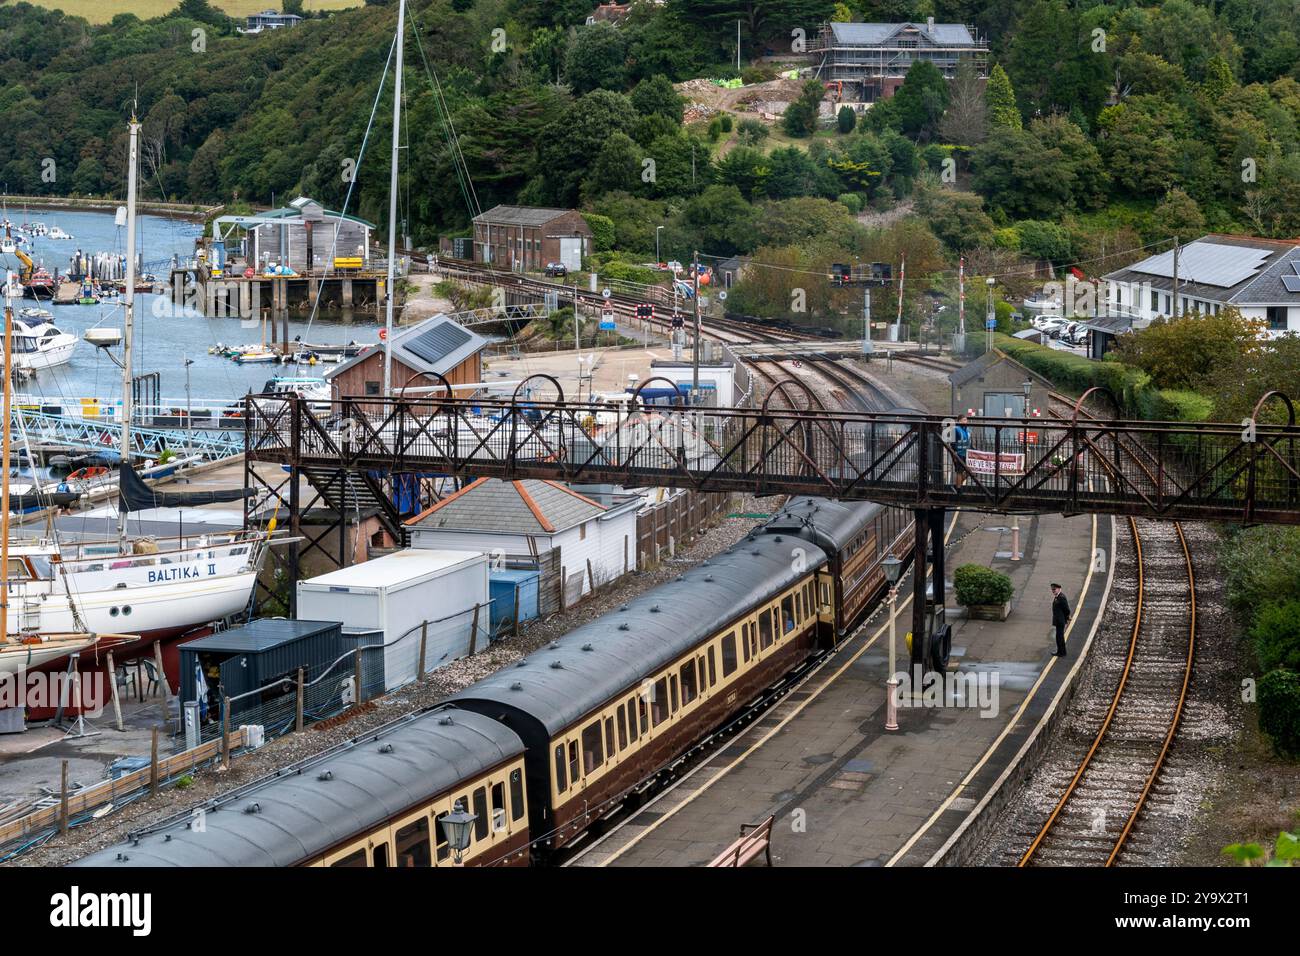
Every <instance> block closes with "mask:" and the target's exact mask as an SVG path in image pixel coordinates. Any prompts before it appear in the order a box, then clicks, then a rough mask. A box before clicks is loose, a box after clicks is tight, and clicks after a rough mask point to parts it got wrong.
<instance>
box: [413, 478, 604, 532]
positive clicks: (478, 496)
mask: <svg viewBox="0 0 1300 956" xmlns="http://www.w3.org/2000/svg"><path fill="white" fill-rule="evenodd" d="M607 510H608V509H607V508H605V506H604V505H601V504H599V503H598V502H595V501H592V500H591V499H590V498H588V497H586V496H585V495H580V494H578V493H577V492H576V491H573V490H571V489H569V488H566V487H565V486H564V485H562V484H560V483H559V482H555V481H543V480H541V479H536V478H529V479H525V480H523V481H501V480H500V479H497V478H480V479H478V480H477V481H474V482H471V483H470V484H468V485H466V486H465V487H464V488H462V489H461V490H460V491H458V492H456V493H455V494H454V495H450V496H449V497H447V498H444V499H442V501H439V502H438V503H437V504H435V505H434V506H433V507H431V508H429V509H428V510H427V511H424V512H423V513H421V514H418V515H416V516H415V517H414V518H410V519H409V520H407V522H406V524H407V526H408V527H414V528H423V529H426V530H439V529H443V528H446V529H454V530H456V531H489V532H494V533H516V534H539V533H541V534H554V533H557V532H560V531H564V530H566V529H568V528H572V527H574V526H575V525H579V524H582V523H583V522H584V521H590V520H591V519H592V518H596V517H599V516H600V515H601V514H603V513H604V512H605V511H607Z"/></svg>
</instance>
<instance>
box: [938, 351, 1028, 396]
mask: <svg viewBox="0 0 1300 956" xmlns="http://www.w3.org/2000/svg"><path fill="white" fill-rule="evenodd" d="M1001 362H1010V363H1011V364H1012V365H1013V366H1015V368H1016V370H1017V371H1018V372H1020V373H1022V374H1024V375H1026V376H1028V377H1029V378H1030V379H1032V380H1033V381H1034V382H1035V383H1036V384H1038V385H1042V386H1043V387H1044V388H1052V387H1053V385H1052V383H1051V382H1049V381H1048V380H1047V379H1045V378H1043V376H1041V375H1039V374H1038V373H1037V372H1035V371H1033V369H1029V368H1026V367H1025V366H1023V365H1021V364H1020V363H1019V362H1017V361H1016V360H1015V359H1013V358H1012V357H1011V356H1009V355H1007V354H1006V353H1005V352H1003V351H1001V350H1000V349H994V350H993V351H992V352H985V353H984V354H983V355H981V356H980V357H979V358H977V359H975V360H974V361H972V362H967V363H966V364H965V365H963V366H962V367H961V368H959V369H957V371H955V372H952V373H951V374H949V376H948V381H949V382H951V383H952V384H953V385H965V384H966V383H967V382H970V381H973V380H975V379H977V378H979V377H980V376H981V375H983V374H984V373H985V372H987V371H988V370H989V369H991V368H992V367H993V366H994V365H997V364H999V363H1001Z"/></svg>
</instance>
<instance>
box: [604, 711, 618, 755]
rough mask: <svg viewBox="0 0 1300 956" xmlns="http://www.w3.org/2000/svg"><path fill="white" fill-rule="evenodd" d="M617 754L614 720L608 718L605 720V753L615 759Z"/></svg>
mask: <svg viewBox="0 0 1300 956" xmlns="http://www.w3.org/2000/svg"><path fill="white" fill-rule="evenodd" d="M616 752H617V751H615V750H614V718H613V717H606V718H605V753H607V754H609V755H610V756H611V757H613V756H614V754H615V753H616Z"/></svg>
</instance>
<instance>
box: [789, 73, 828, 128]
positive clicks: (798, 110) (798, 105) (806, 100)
mask: <svg viewBox="0 0 1300 956" xmlns="http://www.w3.org/2000/svg"><path fill="white" fill-rule="evenodd" d="M825 95H826V88H825V87H823V86H822V84H821V81H820V80H809V81H808V82H807V83H805V84H804V85H803V90H802V91H801V92H800V93H799V97H798V98H797V99H796V100H794V101H793V102H792V103H791V104H790V105H789V106H787V107H786V109H785V116H784V117H783V119H782V126H783V127H784V128H785V132H786V134H787V135H789V136H794V137H796V138H806V137H809V136H811V135H812V134H813V133H815V132H817V117H818V113H819V110H820V108H821V102H822V98H823V97H824V96H825Z"/></svg>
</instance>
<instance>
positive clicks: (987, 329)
mask: <svg viewBox="0 0 1300 956" xmlns="http://www.w3.org/2000/svg"><path fill="white" fill-rule="evenodd" d="M996 281H997V280H996V279H994V278H993V277H992V276H989V277H988V278H987V279H985V280H984V284H985V285H986V286H987V287H988V312H987V314H986V315H985V316H984V336H985V342H986V343H987V346H986V348H985V349H984V351H986V352H992V351H993V330H994V329H996V328H997V327H998V321H997V318H996V317H995V316H994V313H993V284H994V283H995V282H996Z"/></svg>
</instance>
